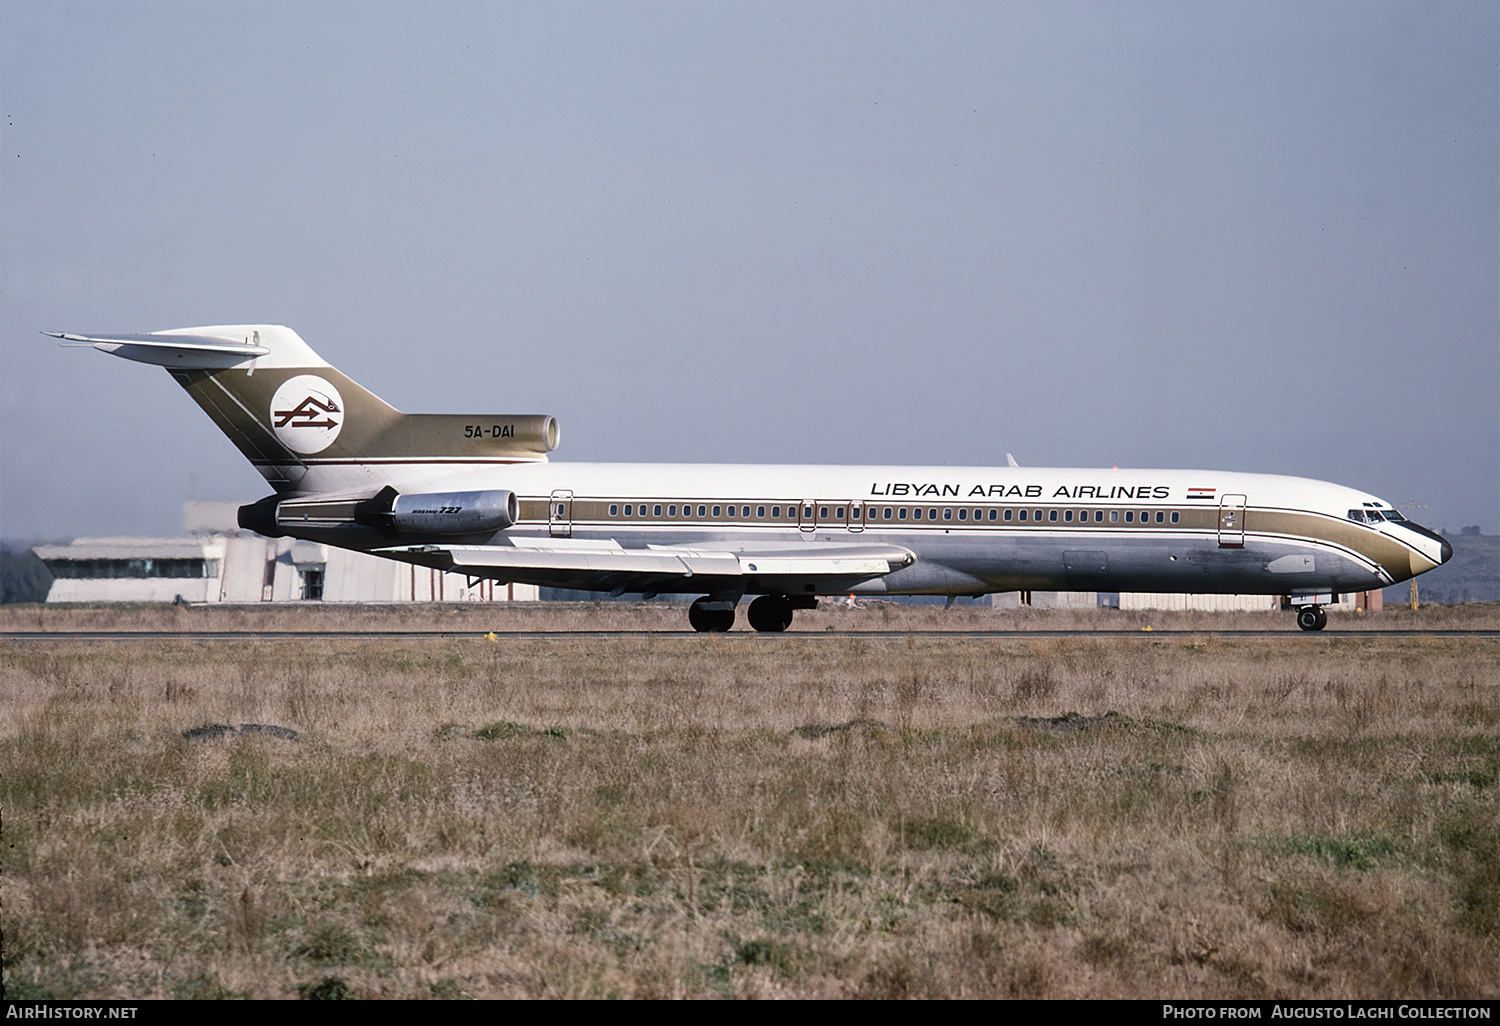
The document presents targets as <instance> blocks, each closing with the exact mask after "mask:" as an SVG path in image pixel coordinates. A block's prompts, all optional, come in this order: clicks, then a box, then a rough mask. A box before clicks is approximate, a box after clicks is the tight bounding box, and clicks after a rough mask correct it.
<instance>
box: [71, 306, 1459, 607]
mask: <svg viewBox="0 0 1500 1026" xmlns="http://www.w3.org/2000/svg"><path fill="white" fill-rule="evenodd" d="M45 334H48V335H51V336H53V337H56V338H60V339H62V340H63V344H64V345H72V346H81V347H91V348H94V349H98V350H101V351H103V352H106V353H111V354H113V355H115V356H118V357H122V358H124V359H127V360H134V361H138V362H141V363H147V364H155V365H158V366H162V367H165V368H166V369H167V371H168V372H169V373H170V374H171V375H172V377H173V378H174V379H175V380H176V381H177V382H178V384H180V385H181V386H182V387H183V389H185V390H186V391H187V393H188V395H190V396H191V397H192V398H193V399H194V401H196V402H197V403H198V405H199V406H200V407H202V408H203V410H204V411H205V412H206V413H207V414H208V416H209V417H210V418H211V419H212V420H213V422H214V423H215V424H216V425H217V426H218V427H219V429H220V430H221V431H223V432H224V433H225V434H226V435H228V436H229V438H230V440H231V441H232V442H233V443H234V444H235V445H236V446H237V447H238V448H239V450H240V452H241V453H243V454H244V456H245V457H246V458H247V459H249V460H250V462H251V463H252V464H253V465H254V466H255V468H256V469H257V470H258V471H260V473H261V474H262V475H263V476H264V477H265V478H266V480H267V482H268V483H269V484H270V485H271V487H272V488H273V489H274V493H273V494H271V495H269V496H267V497H265V498H263V499H261V500H260V501H258V502H254V503H251V504H249V505H246V506H242V507H240V510H239V525H240V526H241V527H242V528H245V529H248V530H252V531H256V532H258V533H260V534H263V535H267V536H269V537H284V536H290V537H293V538H299V539H305V540H308V541H314V542H322V543H325V544H329V545H335V546H340V547H343V548H348V549H354V550H358V551H362V552H369V553H372V554H374V555H377V556H383V557H386V558H388V559H394V560H400V561H403V562H407V563H413V564H417V565H419V566H426V567H434V568H437V569H439V570H443V571H449V572H456V573H462V574H465V575H467V576H468V577H469V578H470V580H471V581H473V580H482V579H492V580H495V581H497V582H514V583H518V584H535V585H541V586H545V587H553V588H562V589H573V590H578V591H585V592H607V593H609V594H610V595H612V596H620V595H624V594H640V595H643V596H645V597H647V598H651V597H654V596H656V595H658V594H690V595H697V596H698V598H697V599H696V600H695V601H694V602H693V603H692V605H691V607H690V608H689V610H688V621H689V623H690V624H691V625H692V627H693V629H694V630H697V631H710V632H712V631H727V630H729V629H730V628H731V627H733V626H734V622H735V611H736V607H737V606H738V605H739V603H740V601H741V600H742V599H743V598H745V597H746V596H752V601H751V602H750V603H749V606H748V608H747V610H746V613H747V619H748V621H749V624H750V626H751V627H752V628H754V629H755V630H756V631H761V632H776V631H784V630H786V629H787V628H788V627H789V626H790V625H791V623H792V619H793V615H794V613H795V611H796V610H799V609H811V608H814V607H816V605H817V601H818V598H819V596H832V595H838V596H844V595H856V596H858V595H864V596H889V595H939V596H947V597H948V600H949V604H950V605H951V604H952V602H953V600H954V599H955V597H957V596H976V597H977V596H981V595H985V594H988V593H992V592H1008V591H1036V590H1059V591H1109V592H1120V591H1125V592H1129V591H1148V592H1178V593H1190V594H1213V593H1238V594H1265V595H1287V596H1290V598H1291V602H1292V604H1293V605H1294V606H1295V607H1296V609H1297V623H1298V626H1300V627H1301V628H1302V629H1304V630H1310V631H1315V630H1322V629H1323V627H1324V626H1326V624H1327V622H1328V617H1327V611H1326V609H1325V608H1324V607H1325V606H1326V605H1328V604H1330V603H1332V602H1335V601H1337V597H1338V595H1339V594H1340V593H1346V592H1355V591H1365V590H1371V589H1375V588H1383V587H1385V586H1387V585H1390V584H1394V583H1396V582H1399V581H1404V580H1408V579H1410V578H1412V577H1415V576H1416V575H1417V574H1420V573H1424V572H1425V571H1427V570H1431V569H1432V568H1434V567H1436V566H1439V565H1441V564H1442V563H1445V562H1447V561H1448V559H1449V558H1450V557H1451V556H1452V555H1453V548H1452V546H1451V545H1450V544H1449V543H1448V542H1447V541H1445V540H1444V539H1443V538H1442V537H1441V536H1440V535H1438V534H1436V533H1434V532H1433V531H1430V530H1428V529H1426V528H1424V527H1421V526H1419V525H1417V524H1415V523H1413V522H1412V521H1410V520H1408V519H1406V518H1405V517H1404V516H1403V515H1402V514H1401V512H1400V511H1399V510H1397V509H1396V508H1395V507H1394V506H1392V505H1391V504H1390V503H1388V502H1386V501H1384V500H1383V499H1380V498H1378V497H1376V496H1374V495H1370V494H1368V493H1365V492H1361V491H1357V490H1355V489H1352V488H1346V487H1344V486H1342V485H1336V484H1330V483H1327V482H1324V481H1314V480H1309V479H1306V478H1299V477H1283V476H1278V475H1270V474H1242V473H1226V472H1221V471H1204V470H1133V469H1130V470H1120V469H1109V470H1089V469H1036V468H1030V467H1020V466H1018V465H1017V464H1016V461H1015V460H1014V459H1013V458H1011V457H1010V455H1009V454H1007V466H1005V467H890V466H769V465H765V466H762V465H707V464H703V465H700V464H634V463H621V464H609V463H554V462H551V461H550V460H549V459H548V453H550V452H552V451H553V450H554V449H556V448H557V445H558V440H559V429H558V423H557V420H556V419H555V418H553V417H550V416H546V415H536V414H531V415H512V414H493V415H491V414H483V415H465V414H405V413H401V412H399V411H398V410H396V409H395V408H393V407H392V406H390V405H388V404H387V403H385V402H384V401H383V400H381V399H379V398H378V397H376V396H375V395H373V394H372V393H370V392H368V391H366V390H365V389H364V388H362V387H360V386H359V385H357V384H356V383H355V382H354V381H352V380H351V379H349V378H348V377H346V376H344V375H343V374H342V373H340V372H339V371H337V370H335V369H334V368H333V367H332V366H330V365H329V364H328V363H327V362H326V361H324V360H323V359H322V358H321V357H319V356H318V355H317V354H316V353H315V352H313V350H312V349H311V348H310V347H309V346H308V345H307V343H305V342H304V341H303V340H302V339H301V338H300V337H299V336H298V335H297V333H296V332H294V331H292V330H291V329H289V328H286V327H283V326H280V325H266V324H258V325H216V326H210V327H197V328H174V329H170V330H166V331H156V332H149V333H145V334H104V335H79V334H68V333H65V332H46V333H45Z"/></svg>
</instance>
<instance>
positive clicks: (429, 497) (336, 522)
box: [239, 486, 521, 546]
mask: <svg viewBox="0 0 1500 1026" xmlns="http://www.w3.org/2000/svg"><path fill="white" fill-rule="evenodd" d="M520 507H521V503H520V500H519V499H518V498H517V497H516V493H515V492H512V491H507V490H505V489H498V488H496V489H488V490H485V491H475V492H412V493H409V494H406V495H402V494H400V493H398V492H397V491H396V489H394V488H391V487H389V486H387V487H386V488H383V489H381V491H380V492H379V493H378V494H376V495H373V496H370V497H368V498H352V499H351V498H308V499H283V498H281V497H280V496H279V495H270V496H267V497H266V498H264V499H261V500H260V501H259V502H254V503H251V504H250V505H248V506H241V507H240V510H239V525H240V527H242V528H245V529H246V530H249V531H254V532H256V533H257V534H263V535H266V536H267V537H271V538H280V537H284V536H291V537H294V538H300V537H309V536H313V535H315V536H317V537H318V539H319V540H326V541H330V542H333V543H334V544H338V543H339V541H340V539H342V540H343V541H344V543H346V544H350V545H353V546H358V545H359V544H361V543H371V544H373V543H380V542H389V541H393V540H397V539H399V538H412V539H419V538H432V537H443V538H451V537H455V536H473V535H488V534H494V533H495V532H496V531H503V530H505V529H506V528H508V527H512V526H514V525H515V523H516V521H518V520H520V518H521V513H520Z"/></svg>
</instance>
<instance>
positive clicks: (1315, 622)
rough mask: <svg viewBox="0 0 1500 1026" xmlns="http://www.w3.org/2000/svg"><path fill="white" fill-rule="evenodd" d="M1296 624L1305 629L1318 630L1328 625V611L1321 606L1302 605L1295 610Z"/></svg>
mask: <svg viewBox="0 0 1500 1026" xmlns="http://www.w3.org/2000/svg"><path fill="white" fill-rule="evenodd" d="M1297 626H1298V627H1301V628H1302V629H1303V630H1305V631H1320V630H1322V629H1323V628H1324V627H1327V626H1328V613H1327V611H1326V610H1324V608H1323V607H1322V606H1303V607H1302V608H1301V609H1299V610H1297Z"/></svg>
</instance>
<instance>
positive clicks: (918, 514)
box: [911, 509, 922, 520]
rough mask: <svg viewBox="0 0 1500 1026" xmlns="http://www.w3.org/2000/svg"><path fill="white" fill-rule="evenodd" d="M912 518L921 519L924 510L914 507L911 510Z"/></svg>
mask: <svg viewBox="0 0 1500 1026" xmlns="http://www.w3.org/2000/svg"><path fill="white" fill-rule="evenodd" d="M911 518H912V519H913V520H921V519H922V511H921V510H920V509H914V510H912V511H911Z"/></svg>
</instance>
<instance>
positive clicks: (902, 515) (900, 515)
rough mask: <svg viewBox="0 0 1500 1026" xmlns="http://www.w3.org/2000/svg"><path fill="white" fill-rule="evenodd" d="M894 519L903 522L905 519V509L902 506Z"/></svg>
mask: <svg viewBox="0 0 1500 1026" xmlns="http://www.w3.org/2000/svg"><path fill="white" fill-rule="evenodd" d="M896 519H897V520H905V519H906V507H905V506H902V507H901V509H900V510H899V511H898V512H897V513H896Z"/></svg>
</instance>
